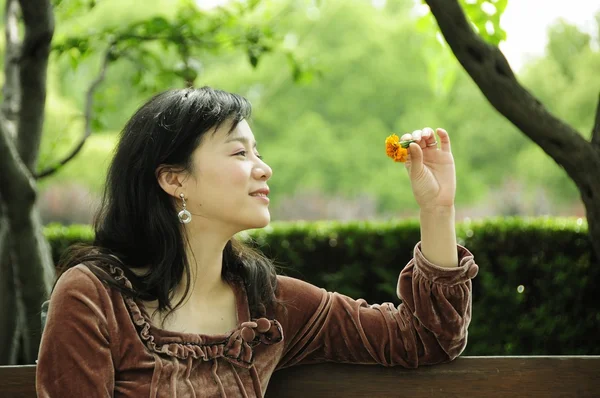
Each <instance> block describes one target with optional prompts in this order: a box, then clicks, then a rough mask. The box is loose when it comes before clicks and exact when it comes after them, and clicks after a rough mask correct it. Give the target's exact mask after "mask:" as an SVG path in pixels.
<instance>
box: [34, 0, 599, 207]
mask: <svg viewBox="0 0 600 398" xmlns="http://www.w3.org/2000/svg"><path fill="white" fill-rule="evenodd" d="M128 1H129V0H121V1H118V2H117V1H116V0H104V1H102V2H96V3H94V4H93V7H91V4H92V3H90V2H86V1H76V0H62V1H61V2H60V4H59V5H58V6H57V19H58V24H57V29H58V32H57V38H56V40H55V42H54V46H55V50H56V51H55V57H54V60H53V63H52V69H51V70H52V71H53V74H52V76H53V78H51V94H50V97H57V98H58V100H56V103H57V104H61V105H59V106H57V107H53V106H51V107H50V109H49V113H48V114H49V120H55V122H51V123H48V126H47V129H48V134H46V135H45V136H44V144H43V145H44V147H43V150H42V155H43V157H42V160H43V161H44V162H47V163H52V160H53V159H57V158H60V153H64V152H65V149H64V148H68V147H69V146H70V145H72V144H73V143H74V142H75V141H76V140H77V137H78V136H79V135H80V131H81V129H80V127H79V126H81V124H79V125H77V124H73V121H77V122H79V123H80V121H81V117H80V116H78V111H77V109H82V108H83V100H84V98H83V96H82V95H81V94H82V92H83V90H82V87H84V88H85V87H87V86H88V85H89V83H90V81H91V80H92V79H94V78H95V76H96V74H97V72H98V68H99V65H100V62H101V60H102V57H103V56H104V54H105V53H106V51H108V49H109V48H110V46H109V43H111V42H113V43H114V44H113V47H112V48H113V50H110V51H114V57H115V59H114V60H113V62H111V65H110V67H109V72H108V75H107V78H106V80H105V82H104V83H103V84H102V88H101V89H100V90H99V91H98V92H97V93H96V95H95V108H94V110H95V112H94V114H95V116H94V131H95V132H96V133H95V134H97V135H101V134H105V133H106V132H110V133H111V136H110V138H108V137H107V139H106V140H104V141H103V142H106V141H107V140H109V139H110V140H114V137H115V136H114V133H113V132H115V131H118V130H120V129H121V128H122V126H123V125H124V123H125V121H126V120H127V118H128V117H129V116H130V115H131V114H132V113H133V111H134V110H135V109H136V108H137V107H138V106H139V105H140V104H141V103H142V102H143V101H144V100H145V99H147V98H148V96H150V95H151V94H152V93H154V92H155V91H158V90H162V89H166V88H170V87H181V86H185V85H187V84H191V83H193V84H194V85H196V86H200V85H204V84H207V85H211V86H215V87H219V88H224V89H227V90H231V91H235V92H238V93H240V94H243V95H245V96H246V97H248V98H249V99H250V100H251V101H252V103H253V105H254V109H255V112H254V119H253V124H252V126H253V130H254V133H255V135H256V137H257V139H258V141H259V149H260V150H261V153H262V154H263V155H265V157H266V160H267V162H268V163H269V164H270V165H271V167H272V168H273V169H274V176H273V179H272V180H271V182H270V185H271V188H272V195H271V196H272V199H273V201H272V203H273V207H272V209H273V214H274V218H275V219H278V218H279V219H282V218H286V217H288V218H289V217H290V216H291V217H293V215H290V214H291V213H290V211H288V210H284V209H283V206H284V205H286V204H287V205H286V206H287V207H286V208H289V207H290V206H292V207H293V206H295V203H296V202H294V201H293V200H292V199H293V198H298V197H299V195H313V196H320V197H322V198H323V197H324V198H341V199H343V200H345V201H346V202H345V203H355V204H356V206H361V205H360V203H362V202H361V200H363V199H361V198H367V199H366V200H368V201H369V203H375V209H376V213H377V215H378V216H379V217H389V216H390V215H392V214H393V215H398V214H399V213H400V214H402V213H404V212H411V211H414V210H416V205H415V203H414V200H413V199H412V197H411V196H410V195H409V194H408V190H407V187H408V185H407V184H408V179H407V177H406V173H405V172H404V170H403V169H402V167H400V166H399V165H398V164H395V163H393V162H391V161H389V159H387V158H386V156H385V154H384V152H383V150H384V149H383V148H384V146H383V141H384V138H385V137H386V136H387V135H389V134H390V133H392V132H395V133H403V132H408V131H412V130H414V129H418V128H422V127H424V126H430V127H434V128H435V127H438V126H443V127H445V128H446V129H447V130H448V131H449V132H450V134H451V137H452V143H453V152H454V155H455V159H456V164H457V175H458V190H457V200H456V203H457V206H458V207H467V206H477V205H481V204H483V203H485V204H486V206H487V207H489V210H487V211H489V212H495V213H497V214H520V213H525V212H530V213H531V214H539V213H544V212H548V211H551V210H552V209H555V208H558V206H562V205H566V204H568V203H572V202H576V201H578V200H579V199H578V191H577V189H576V188H575V186H574V184H573V183H572V181H571V180H570V179H569V178H568V176H567V175H566V174H565V173H564V171H563V170H562V169H560V168H558V167H556V165H555V163H554V162H553V161H551V159H550V158H548V157H547V156H546V155H545V154H544V153H543V151H542V150H541V149H540V148H538V147H537V146H536V145H534V144H533V143H531V142H530V141H528V140H527V138H526V137H525V136H523V134H522V133H521V132H519V131H518V130H517V129H516V128H515V127H514V126H512V125H511V124H510V123H508V122H507V121H506V120H505V119H504V118H503V117H501V116H500V115H499V114H498V113H497V112H496V111H495V110H494V109H493V108H492V107H491V106H490V105H489V104H488V103H487V101H486V100H485V98H484V97H483V96H482V95H481V93H480V92H479V90H478V89H477V87H476V86H475V85H474V84H473V83H472V81H471V80H470V78H469V77H468V76H467V75H466V74H465V73H464V72H463V71H462V69H461V68H460V65H459V64H458V63H457V61H456V60H455V59H454V57H453V55H452V53H451V52H450V51H449V49H448V48H447V47H444V46H443V45H440V43H439V41H438V38H436V32H437V30H436V28H435V27H434V25H432V23H433V18H432V17H431V16H427V17H423V18H415V17H414V15H413V14H412V12H413V8H412V7H413V3H412V2H411V1H408V0H390V1H388V2H387V4H386V6H385V7H383V8H377V7H374V6H372V5H371V4H370V2H367V1H365V2H345V1H341V0H329V1H327V2H322V3H321V4H320V5H319V6H318V7H317V6H315V5H314V4H313V2H310V1H296V0H287V1H268V0H263V1H254V2H243V3H240V4H238V3H237V2H232V3H231V4H230V6H231V7H229V8H224V9H220V8H217V9H215V10H211V11H206V10H202V9H197V8H195V9H193V10H191V9H190V7H193V5H192V4H191V3H189V2H177V3H176V7H173V6H170V5H168V4H167V3H166V2H164V1H159V0H151V1H149V2H147V6H145V7H143V9H141V10H140V11H139V12H136V13H133V14H132V13H130V12H129V11H128V10H130V9H131V7H134V6H133V5H132V4H133V3H131V4H129V3H128ZM487 3H490V4H493V5H494V7H495V11H494V12H492V13H491V14H490V12H491V11H490V9H489V5H484V4H487ZM463 5H464V7H465V10H466V11H467V13H468V15H469V16H470V18H471V20H472V21H474V23H476V24H477V23H478V24H480V25H481V24H483V25H486V24H488V22H490V23H491V24H494V23H496V22H494V21H496V20H497V19H499V18H500V15H501V13H502V10H503V9H504V7H505V5H506V2H502V1H496V2H482V1H465V3H464V4H463ZM67 6H68V7H67ZM90 7H91V8H90ZM486 10H487V11H486ZM492 11H493V10H492ZM477 13H480V14H482V15H479V16H477V15H476V14H477ZM423 21H426V22H427V23H425V22H423ZM475 21H477V22H475ZM488 25H489V24H488ZM490 34H491V33H490ZM503 37H504V36H503V35H502V34H501V31H500V30H494V38H488V39H489V40H490V42H492V43H495V42H497V41H498V40H502V39H503ZM117 38H119V40H117ZM594 40H595V39H592V38H590V37H588V36H586V35H585V34H583V33H581V32H579V31H578V30H577V29H576V28H575V27H570V26H568V25H564V24H562V25H561V24H559V25H556V27H554V28H553V30H552V31H551V32H550V41H549V45H548V51H547V55H546V56H544V57H543V58H541V59H539V60H534V61H532V62H531V63H530V65H529V68H528V69H526V70H525V71H524V73H522V74H521V76H520V79H521V80H522V81H523V83H524V84H525V85H526V86H527V87H528V88H530V89H531V90H532V91H533V92H534V94H535V95H536V96H538V97H539V98H540V99H541V100H542V101H543V103H544V104H545V105H546V106H548V108H550V110H551V111H553V112H554V113H556V114H557V115H558V116H560V117H562V118H564V119H565V120H566V121H567V122H569V123H571V124H573V125H574V126H575V127H576V128H577V129H578V130H579V131H580V132H581V133H582V134H583V135H587V134H589V131H590V128H591V125H592V122H593V115H594V105H595V102H594V101H595V98H596V96H597V92H596V91H597V87H598V86H599V85H600V80H599V79H600V75H598V74H597V73H596V72H595V71H597V70H598V67H599V66H600V64H599V62H600V55H599V53H598V50H597V49H596V48H597V43H595V42H594ZM111 54H112V53H111ZM251 54H253V55H251ZM73 60H75V61H73ZM72 65H75V66H76V68H75V69H73V68H72ZM65 116H66V117H65ZM104 147H106V148H110V146H109V145H104ZM61 151H62V152H61ZM107 151H108V152H107V153H106V154H105V155H102V154H100V153H99V152H100V150H99V149H98V150H94V151H92V152H94V154H90V155H89V156H92V158H87V160H90V161H84V160H75V162H76V163H74V165H75V164H76V166H73V168H71V169H70V170H65V171H61V172H60V173H59V175H57V176H55V177H54V178H53V179H51V180H49V181H48V182H44V184H51V183H53V182H59V181H61V182H62V181H65V180H66V179H71V178H75V179H78V178H79V177H78V176H76V170H77V169H79V170H82V177H81V178H79V180H80V181H87V182H86V184H88V185H90V186H91V187H93V190H97V189H99V188H98V184H97V182H98V181H99V180H100V179H99V178H93V177H88V176H91V175H93V171H94V170H96V169H97V170H101V169H98V168H97V166H96V165H97V164H98V162H95V161H94V160H95V159H99V160H100V161H101V162H104V159H106V158H107V156H109V155H110V150H109V149H107ZM95 154H97V157H93V156H96V155H95ZM91 159H94V160H91ZM42 160H41V161H40V163H41V162H42ZM77 162H79V163H77ZM86 169H89V172H87V171H85V172H84V170H86ZM83 175H85V176H83ZM507 184H514V185H516V186H517V187H519V188H518V191H517V192H514V193H510V192H508V190H507V189H506V187H507ZM509 195H510V197H509V198H507V197H506V196H509ZM541 202H545V203H549V204H548V205H547V206H539V205H538V204H539V203H541ZM280 203H281V206H282V207H279V206H278V204H280ZM316 206H322V207H323V206H325V205H316ZM333 206H338V205H336V204H333ZM339 206H342V205H339ZM399 209H400V210H399ZM536 212H539V213H536Z"/></svg>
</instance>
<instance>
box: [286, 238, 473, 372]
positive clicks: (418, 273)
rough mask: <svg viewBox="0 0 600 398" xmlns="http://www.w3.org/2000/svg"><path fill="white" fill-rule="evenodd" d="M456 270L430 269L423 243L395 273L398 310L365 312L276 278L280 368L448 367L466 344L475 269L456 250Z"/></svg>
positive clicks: (382, 307)
mask: <svg viewBox="0 0 600 398" xmlns="http://www.w3.org/2000/svg"><path fill="white" fill-rule="evenodd" d="M457 250H458V256H459V257H458V258H459V266H458V267H455V268H443V267H440V266H436V265H434V264H432V263H430V262H429V261H428V260H427V259H426V258H425V257H424V256H423V254H422V252H421V248H420V243H419V244H417V245H416V247H415V249H414V257H413V259H412V260H411V261H410V262H409V263H408V264H407V265H406V267H405V268H404V269H403V270H402V272H401V273H400V277H399V280H398V285H397V294H398V297H399V298H400V299H402V301H403V303H402V304H400V305H399V306H397V307H396V306H395V305H393V304H391V303H383V304H374V305H369V304H367V302H366V301H365V300H363V299H358V300H354V299H351V298H350V297H347V296H344V295H341V294H339V293H331V292H327V291H325V290H324V289H319V288H317V287H315V286H313V285H311V284H308V283H306V282H302V281H300V280H297V279H293V278H287V277H279V278H280V279H279V282H280V283H279V286H278V296H279V299H280V300H281V301H283V303H284V304H285V308H286V310H285V311H284V313H282V314H281V315H280V319H283V322H282V327H283V332H284V345H285V346H284V351H283V355H282V357H281V360H280V362H279V363H278V366H277V368H278V369H281V368H285V367H289V366H293V365H298V364H308V363H317V362H341V363H355V364H379V365H384V366H403V367H406V368H416V367H417V366H420V365H433V364H436V363H442V362H449V361H451V360H453V359H454V358H456V357H457V356H458V355H459V354H460V353H461V352H462V351H463V350H464V348H465V346H466V343H467V328H468V326H469V323H470V321H471V279H472V278H474V277H475V276H476V275H477V272H478V267H477V265H476V264H475V262H474V259H473V255H472V254H471V253H470V252H469V251H468V250H467V249H466V248H464V247H462V246H460V245H459V246H458V248H457Z"/></svg>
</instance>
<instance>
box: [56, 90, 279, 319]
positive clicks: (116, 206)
mask: <svg viewBox="0 0 600 398" xmlns="http://www.w3.org/2000/svg"><path fill="white" fill-rule="evenodd" d="M251 113H252V108H251V105H250V103H249V102H248V101H247V100H246V99H245V98H243V97H241V96H239V95H236V94H232V93H228V92H225V91H221V90H216V89H212V88H210V87H202V88H198V89H193V88H188V89H181V90H169V91H165V92H163V93H160V94H158V95H156V96H154V97H153V98H152V99H150V100H149V101H148V102H147V103H146V104H144V105H143V106H142V107H141V108H140V109H138V111H137V112H136V113H135V114H134V115H133V117H132V118H131V119H130V120H129V122H128V123H127V124H126V125H125V128H124V129H123V131H122V132H121V136H120V140H119V144H118V146H117V148H116V151H115V155H114V158H113V161H112V163H111V165H110V168H109V170H108V175H107V178H106V186H105V190H104V195H103V198H102V202H101V205H100V208H99V210H98V212H97V214H96V216H95V219H94V223H93V226H94V231H95V239H94V242H93V244H92V245H82V244H79V245H74V246H72V247H70V248H69V249H68V250H67V251H66V252H65V253H64V254H63V256H62V257H61V260H60V265H59V267H58V268H59V277H60V275H61V274H62V273H63V272H64V271H65V270H67V269H69V268H71V267H73V266H75V265H77V264H84V265H86V266H88V268H89V269H90V270H91V271H92V272H93V273H94V274H95V275H96V276H98V277H99V278H100V279H101V280H102V281H103V282H105V283H106V284H108V285H109V286H111V287H113V288H115V289H117V290H119V291H120V292H121V293H123V294H125V295H129V296H131V297H134V298H138V299H143V300H149V301H150V300H158V311H165V310H168V314H167V316H168V315H169V314H171V313H172V311H174V310H175V309H176V308H177V307H178V306H179V305H180V304H181V303H182V302H183V301H184V299H185V298H186V297H187V295H188V293H189V290H190V267H189V262H188V258H187V257H186V251H185V250H184V248H185V243H186V238H185V233H184V231H183V228H182V224H181V223H180V222H179V220H178V217H177V210H176V208H175V206H174V202H173V198H172V197H171V196H170V195H169V194H167V193H166V192H165V191H164V190H163V189H162V188H161V187H160V185H159V184H158V181H157V175H156V170H157V168H159V166H161V165H168V166H169V167H172V168H175V169H179V170H182V171H183V170H187V171H191V169H192V153H193V152H194V150H195V149H196V148H197V147H198V145H200V143H201V141H202V139H203V137H204V136H205V135H206V134H207V133H209V132H210V131H212V132H213V134H214V131H215V130H216V129H217V128H219V127H220V126H221V125H222V124H223V123H225V122H227V123H229V122H231V129H230V130H229V133H231V131H233V129H235V127H236V126H237V124H238V123H239V122H240V121H241V120H243V119H248V118H249V117H250V115H251ZM111 265H112V266H114V267H119V268H121V269H123V271H124V273H125V276H126V277H127V278H128V279H129V280H130V281H131V283H132V286H133V289H128V288H126V287H125V286H124V285H123V284H122V283H119V282H118V281H116V280H115V279H114V278H112V277H111V274H110V273H109V272H107V269H108V266H111ZM136 268H149V271H148V272H147V273H146V274H144V275H141V276H139V275H136V273H134V272H133V271H132V269H136ZM184 273H185V275H186V278H185V281H186V284H185V290H184V291H185V294H184V296H183V298H182V299H181V300H180V301H179V302H178V303H176V304H175V305H173V303H172V302H171V300H170V297H171V292H172V291H173V289H174V288H175V287H176V286H177V285H178V284H179V283H180V282H181V281H182V280H183V276H184ZM222 277H223V279H224V280H227V281H236V280H237V281H238V282H242V283H244V285H245V288H246V292H247V294H248V302H249V305H250V311H251V313H252V315H253V316H255V317H259V316H264V315H265V313H266V311H267V310H266V308H267V307H269V306H271V305H273V304H275V303H277V300H276V298H275V289H276V282H277V279H276V271H275V267H274V264H273V263H272V262H271V261H270V260H269V259H267V258H266V257H265V256H264V255H263V254H262V253H260V252H259V251H257V250H255V249H253V248H252V247H250V246H249V245H246V244H244V243H243V242H242V241H238V240H237V239H236V238H235V237H234V238H232V239H231V240H229V242H227V244H226V246H225V249H224V252H223V268H222ZM165 319H166V317H165Z"/></svg>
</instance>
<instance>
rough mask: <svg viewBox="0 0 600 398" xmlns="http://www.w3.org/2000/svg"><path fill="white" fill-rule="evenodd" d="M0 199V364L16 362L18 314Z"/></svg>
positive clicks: (7, 239)
mask: <svg viewBox="0 0 600 398" xmlns="http://www.w3.org/2000/svg"><path fill="white" fill-rule="evenodd" d="M3 207H4V204H3V203H2V202H1V201H0V326H1V327H0V365H14V364H16V363H17V354H18V351H19V347H20V345H19V336H20V330H19V328H18V324H19V318H20V317H19V315H18V311H15V309H16V308H17V292H16V288H15V279H14V273H13V268H12V267H13V265H12V263H11V261H10V250H9V245H10V243H9V226H8V219H7V218H6V217H4V215H5V214H6V213H5V211H2V210H1V209H2V208H3Z"/></svg>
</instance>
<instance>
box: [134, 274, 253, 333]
mask: <svg viewBox="0 0 600 398" xmlns="http://www.w3.org/2000/svg"><path fill="white" fill-rule="evenodd" d="M228 284H229V285H230V286H231V288H232V290H233V294H234V296H235V303H236V304H235V307H236V326H235V327H233V328H232V329H229V330H228V331H226V332H223V333H218V334H208V333H194V332H178V331H174V330H169V329H164V328H161V327H159V326H158V325H156V324H154V323H153V322H152V320H151V318H150V315H149V313H148V311H147V309H146V307H145V305H144V304H143V303H142V302H141V301H137V300H132V303H131V304H132V305H135V306H137V307H138V311H139V313H140V315H141V316H142V317H143V318H144V320H145V322H146V323H147V324H148V325H149V331H150V332H151V333H152V334H153V335H154V336H155V338H156V340H157V343H158V342H159V341H160V342H161V343H169V342H177V341H178V340H181V341H185V342H194V343H200V344H202V343H206V342H215V341H223V340H226V339H228V338H229V336H231V334H232V333H233V332H235V331H236V330H237V329H239V328H240V327H241V325H242V324H243V323H244V322H248V321H250V308H249V305H248V296H247V294H246V289H245V288H244V286H243V283H242V282H241V281H230V282H228ZM132 305H130V307H131V306H132Z"/></svg>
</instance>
